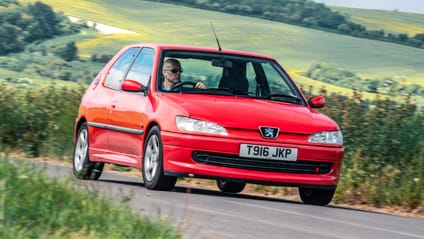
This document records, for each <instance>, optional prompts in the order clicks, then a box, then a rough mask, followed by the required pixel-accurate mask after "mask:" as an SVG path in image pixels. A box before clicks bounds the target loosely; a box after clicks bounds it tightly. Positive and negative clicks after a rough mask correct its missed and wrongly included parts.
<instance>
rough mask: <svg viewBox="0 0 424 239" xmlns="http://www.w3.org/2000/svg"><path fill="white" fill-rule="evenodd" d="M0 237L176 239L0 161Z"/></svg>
mask: <svg viewBox="0 0 424 239" xmlns="http://www.w3.org/2000/svg"><path fill="white" fill-rule="evenodd" d="M0 238H4V239H9V238H10V239H12V238H13V239H15V238H46V239H53V238H93V239H95V238H99V239H100V238H146V239H150V238H171V239H172V238H180V235H179V234H178V233H177V232H176V231H175V230H174V228H173V227H172V226H171V225H170V224H169V223H168V222H166V221H153V220H150V219H148V218H145V217H141V216H140V215H138V214H135V213H132V211H131V209H130V208H129V207H127V206H126V205H124V204H121V205H116V204H112V203H111V202H109V201H107V200H106V199H102V198H100V196H99V195H97V193H95V192H94V193H93V192H90V193H84V192H81V191H80V190H78V189H76V188H74V187H71V185H69V183H68V182H62V181H60V182H58V181H53V179H50V178H48V177H47V176H45V175H44V173H43V171H41V170H36V169H33V168H30V167H28V166H26V165H24V164H21V165H17V166H16V165H12V164H11V163H9V162H7V161H6V160H5V159H4V158H2V159H0Z"/></svg>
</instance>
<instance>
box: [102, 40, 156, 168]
mask: <svg viewBox="0 0 424 239" xmlns="http://www.w3.org/2000/svg"><path fill="white" fill-rule="evenodd" d="M153 58H154V50H153V49H151V48H143V49H142V50H141V51H140V53H139V54H138V55H137V57H136V59H135V61H134V62H133V63H132V65H131V67H130V69H129V71H128V74H127V75H126V77H125V79H128V80H133V81H137V82H139V83H141V84H142V85H143V86H148V85H149V83H150V78H151V74H152V66H153ZM150 112H152V109H151V104H150V102H149V97H148V96H146V95H145V93H144V92H126V91H122V90H121V91H119V92H118V93H116V94H115V95H114V96H113V100H112V109H111V113H110V114H109V122H110V124H111V125H114V127H115V128H114V129H113V130H110V131H109V147H110V149H111V151H112V152H113V153H114V154H115V156H114V157H116V159H119V160H122V161H123V162H122V164H124V165H129V166H136V165H137V162H139V161H140V160H141V156H142V151H143V137H144V134H145V132H144V127H145V126H146V125H147V123H148V115H149V113H150Z"/></svg>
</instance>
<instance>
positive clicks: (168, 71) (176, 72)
mask: <svg viewBox="0 0 424 239" xmlns="http://www.w3.org/2000/svg"><path fill="white" fill-rule="evenodd" d="M162 73H163V76H164V78H165V80H166V81H168V82H169V83H170V84H172V85H175V84H176V83H178V82H180V76H181V65H179V64H176V63H173V62H167V63H165V65H164V67H163V72H162Z"/></svg>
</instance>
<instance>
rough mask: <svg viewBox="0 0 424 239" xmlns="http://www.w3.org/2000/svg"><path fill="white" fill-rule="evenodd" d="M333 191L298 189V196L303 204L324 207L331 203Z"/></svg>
mask: <svg viewBox="0 0 424 239" xmlns="http://www.w3.org/2000/svg"><path fill="white" fill-rule="evenodd" d="M335 191H336V190H335V189H330V190H326V189H311V188H299V195H300V198H301V199H302V201H303V203H305V204H311V205H318V206H325V205H327V204H329V203H330V202H331V200H332V199H333V195H334V192H335Z"/></svg>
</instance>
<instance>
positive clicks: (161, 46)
mask: <svg viewBox="0 0 424 239" xmlns="http://www.w3.org/2000/svg"><path fill="white" fill-rule="evenodd" d="M130 47H151V48H154V49H157V50H161V51H162V50H180V51H181V50H187V51H201V52H209V53H223V54H230V55H241V56H249V57H259V58H266V59H269V60H274V58H273V57H271V56H268V55H264V54H259V53H253V52H246V51H238V50H232V49H225V48H224V49H221V50H219V49H218V47H216V48H213V47H205V46H194V45H178V44H164V43H139V44H132V45H129V46H127V48H130Z"/></svg>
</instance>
